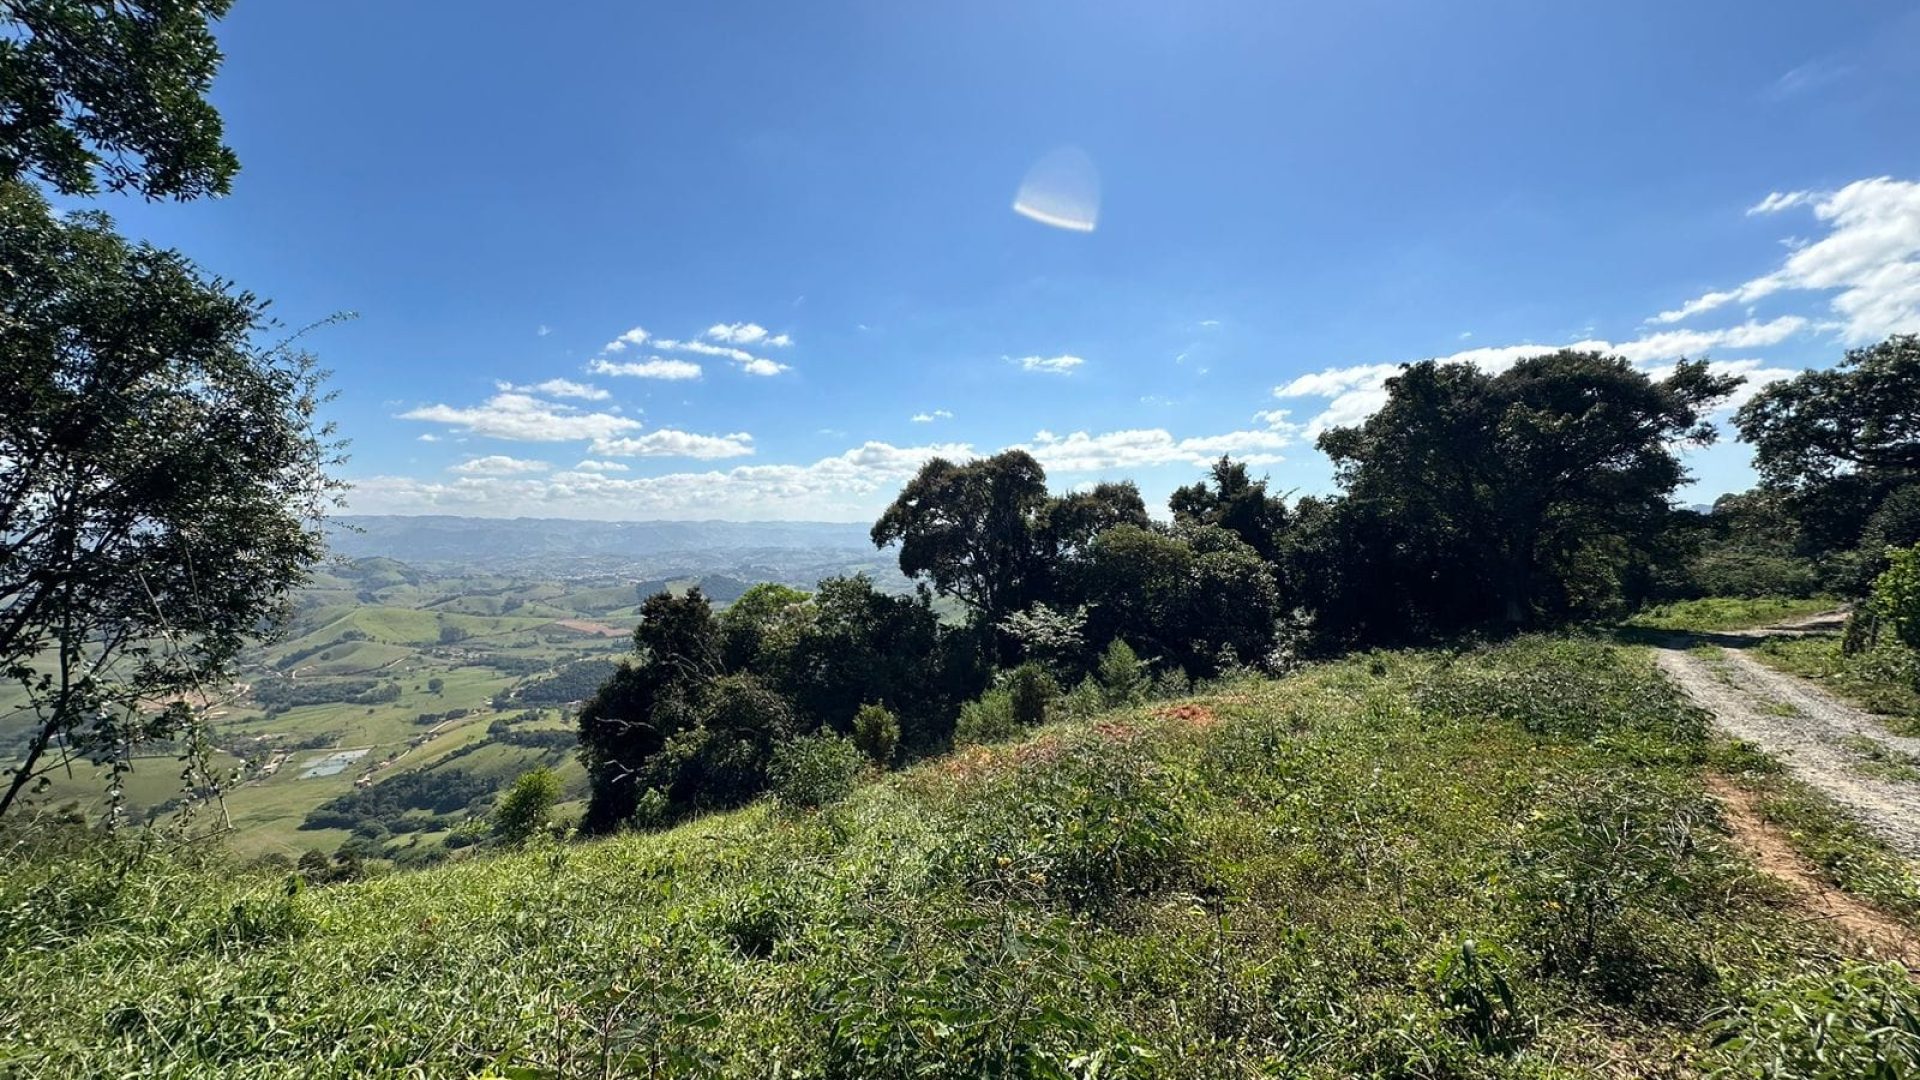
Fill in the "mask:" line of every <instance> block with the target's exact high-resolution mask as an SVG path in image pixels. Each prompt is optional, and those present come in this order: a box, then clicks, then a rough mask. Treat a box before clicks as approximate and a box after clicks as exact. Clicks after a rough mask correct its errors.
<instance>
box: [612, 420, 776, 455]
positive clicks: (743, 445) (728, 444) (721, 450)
mask: <svg viewBox="0 0 1920 1080" xmlns="http://www.w3.org/2000/svg"><path fill="white" fill-rule="evenodd" d="M593 452H594V453H596V454H602V455H605V456H607V457H690V458H699V459H701V460H703V461H707V460H712V459H715V458H730V457H746V456H747V455H749V454H751V453H753V436H751V435H749V434H747V433H746V432H744V431H737V432H734V433H733V434H731V435H695V434H693V433H692V432H687V431H675V430H674V429H672V428H662V429H660V430H659V431H651V432H648V433H647V434H645V435H641V436H638V437H634V438H622V439H595V440H594V442H593Z"/></svg>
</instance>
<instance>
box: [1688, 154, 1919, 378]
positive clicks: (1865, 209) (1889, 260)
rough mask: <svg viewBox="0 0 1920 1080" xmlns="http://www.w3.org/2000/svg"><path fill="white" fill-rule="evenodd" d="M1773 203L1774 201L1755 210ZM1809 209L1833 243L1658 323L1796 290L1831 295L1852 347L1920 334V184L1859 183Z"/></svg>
mask: <svg viewBox="0 0 1920 1080" xmlns="http://www.w3.org/2000/svg"><path fill="white" fill-rule="evenodd" d="M1794 194H1799V193H1794ZM1792 198H1793V195H1791V194H1790V195H1787V196H1782V199H1784V200H1788V201H1787V202H1786V203H1785V205H1795V203H1794V202H1792V201H1791V200H1792ZM1773 201H1774V197H1773V196H1769V197H1768V198H1767V200H1764V201H1762V202H1761V203H1760V204H1759V206H1756V207H1755V209H1756V210H1759V209H1761V208H1764V207H1767V205H1768V203H1769V202H1773ZM1802 201H1808V202H1811V204H1812V206H1813V214H1814V217H1815V218H1816V219H1817V220H1819V221H1820V222H1821V223H1823V224H1825V225H1826V226H1827V228H1828V232H1827V235H1826V236H1824V237H1822V238H1820V239H1818V240H1815V241H1813V242H1811V243H1808V244H1805V245H1803V246H1801V247H1799V248H1797V249H1795V250H1793V251H1792V252H1791V253H1790V254H1788V256H1787V258H1786V260H1785V262H1783V263H1782V264H1781V266H1780V268H1779V269H1777V270H1775V271H1773V272H1772V273H1770V274H1764V275H1762V276H1760V277H1757V278H1753V279H1752V280H1750V281H1747V282H1745V283H1744V284H1741V285H1739V286H1737V287H1735V288H1732V289H1722V290H1716V291H1713V292H1709V293H1706V294H1705V295H1703V296H1699V297H1696V298H1694V299H1692V300H1689V301H1687V302H1686V303H1685V304H1682V305H1681V306H1679V307H1677V308H1675V309H1673V310H1671V311H1663V312H1661V313H1660V314H1659V315H1656V316H1654V319H1653V320H1652V321H1655V322H1662V323H1674V322H1679V321H1681V320H1682V319H1687V318H1691V317H1693V316H1694V315H1698V314H1700V313H1702V312H1706V311H1712V310H1714V309H1715V308H1718V307H1721V306H1723V305H1726V304H1729V303H1739V304H1750V303H1753V302H1754V301H1756V300H1760V299H1763V298H1765V297H1768V296H1771V295H1773V294H1774V293H1777V292H1781V291H1783V290H1795V291H1817V292H1832V293H1833V294H1834V295H1833V297H1832V299H1831V300H1830V301H1829V305H1830V306H1831V307H1832V309H1833V311H1834V312H1835V313H1836V314H1837V315H1838V316H1839V317H1840V320H1841V327H1840V329H1841V334H1842V336H1843V337H1844V338H1845V339H1846V340H1847V341H1848V342H1851V343H1855V344H1859V343H1864V342H1870V341H1876V340H1878V339H1880V338H1883V337H1886V336H1888V335H1890V334H1902V333H1915V332H1920V182H1914V181H1907V180H1895V179H1893V178H1892V177H1885V176H1883V177H1880V178H1879V179H1877V180H1857V181H1855V182H1853V183H1851V184H1848V185H1847V186H1846V187H1844V188H1841V189H1840V190H1839V191H1835V192H1832V193H1829V194H1823V195H1819V196H1813V197H1809V198H1808V199H1806V200H1802ZM1779 208H1780V207H1779V205H1776V206H1775V207H1773V209H1779Z"/></svg>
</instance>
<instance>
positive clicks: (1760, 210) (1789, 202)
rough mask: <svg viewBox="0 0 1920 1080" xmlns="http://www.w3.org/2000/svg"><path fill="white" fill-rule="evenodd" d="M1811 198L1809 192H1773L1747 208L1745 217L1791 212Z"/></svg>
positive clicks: (1811, 195) (1811, 194)
mask: <svg viewBox="0 0 1920 1080" xmlns="http://www.w3.org/2000/svg"><path fill="white" fill-rule="evenodd" d="M1812 198H1813V193H1812V192H1810V191H1774V192H1769V193H1768V195H1767V197H1766V198H1764V199H1761V200H1760V201H1759V202H1757V203H1754V204H1753V205H1752V206H1749V207H1747V216H1748V217H1754V216H1755V215H1758V214H1777V213H1779V212H1780V211H1782V210H1791V209H1792V208H1794V207H1796V206H1799V205H1801V204H1803V203H1806V202H1807V201H1809V200H1811V199H1812Z"/></svg>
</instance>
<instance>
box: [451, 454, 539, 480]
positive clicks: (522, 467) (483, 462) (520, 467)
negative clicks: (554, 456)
mask: <svg viewBox="0 0 1920 1080" xmlns="http://www.w3.org/2000/svg"><path fill="white" fill-rule="evenodd" d="M551 468H553V466H551V465H549V464H547V463H546V462H544V461H530V460H527V459H526V458H516V457H508V456H507V455H505V454H489V455H487V456H486V457H477V458H468V459H467V460H465V461H463V462H461V463H460V464H458V465H449V466H447V471H448V472H455V473H460V474H461V475H463V476H523V475H525V474H527V473H543V472H546V471H547V470H549V469H551Z"/></svg>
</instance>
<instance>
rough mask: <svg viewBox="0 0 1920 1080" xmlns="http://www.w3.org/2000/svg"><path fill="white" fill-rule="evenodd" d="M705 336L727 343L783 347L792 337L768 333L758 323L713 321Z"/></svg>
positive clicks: (791, 342) (790, 342) (789, 342)
mask: <svg viewBox="0 0 1920 1080" xmlns="http://www.w3.org/2000/svg"><path fill="white" fill-rule="evenodd" d="M707 337H709V338H712V339H713V340H715V341H724V342H726V343H727V344H729V345H771V346H773V347H774V348H785V347H786V346H788V345H791V344H793V339H792V338H790V337H788V336H787V335H785V334H769V333H768V332H767V328H766V327H764V326H761V325H760V324H759V323H750V322H749V323H715V324H714V325H712V326H709V327H707Z"/></svg>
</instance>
